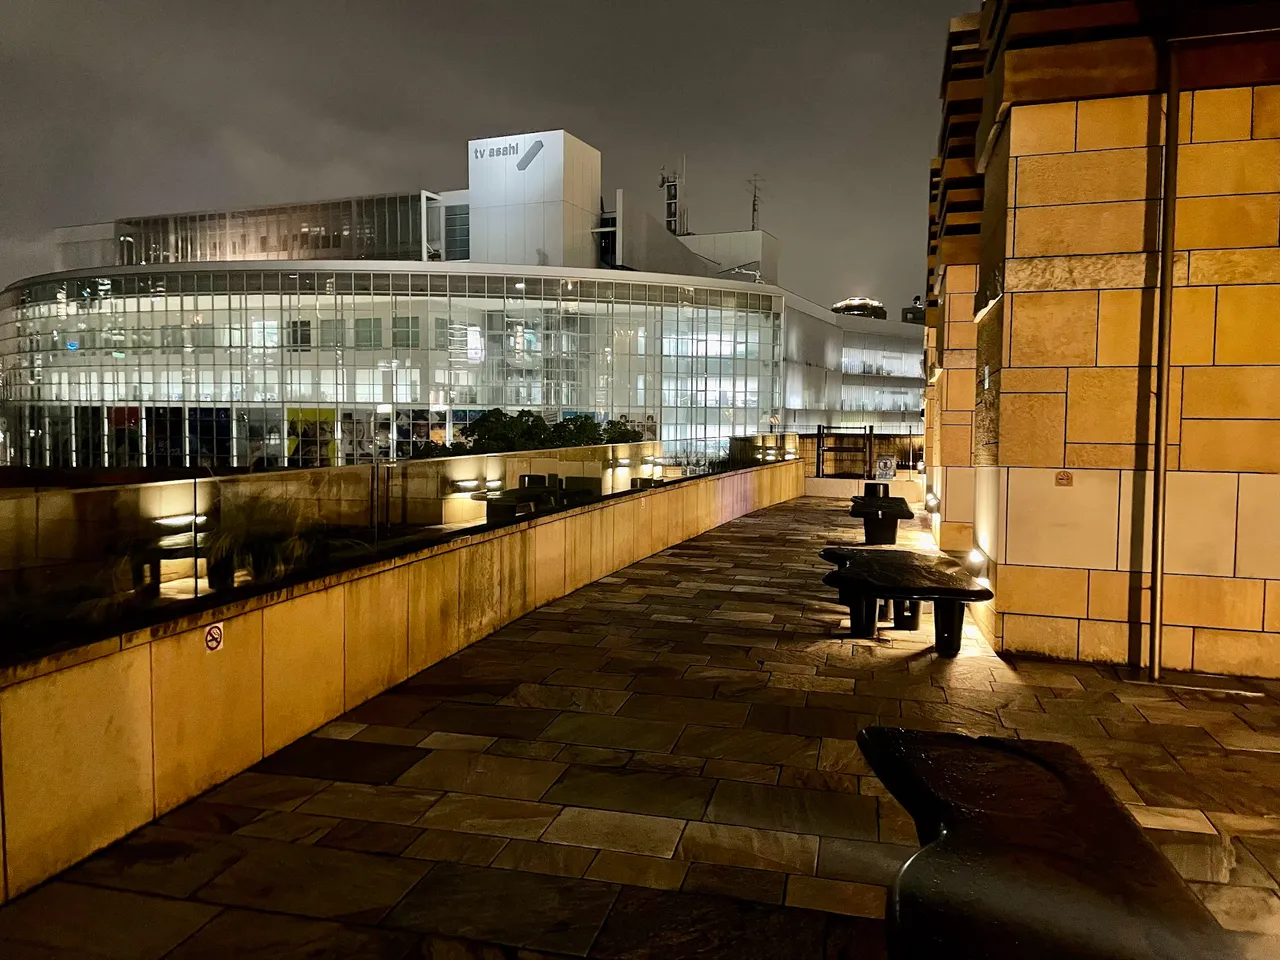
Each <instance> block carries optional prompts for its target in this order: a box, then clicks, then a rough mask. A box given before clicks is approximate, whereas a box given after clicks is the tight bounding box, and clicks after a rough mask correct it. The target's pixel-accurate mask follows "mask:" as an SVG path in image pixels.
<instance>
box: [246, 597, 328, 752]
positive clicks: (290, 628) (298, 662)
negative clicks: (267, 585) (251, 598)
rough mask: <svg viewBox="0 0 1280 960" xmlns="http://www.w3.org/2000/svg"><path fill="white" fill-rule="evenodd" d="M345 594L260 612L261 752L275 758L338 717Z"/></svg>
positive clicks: (299, 599)
mask: <svg viewBox="0 0 1280 960" xmlns="http://www.w3.org/2000/svg"><path fill="white" fill-rule="evenodd" d="M343 597H344V590H343V588H342V587H333V588H331V589H329V590H320V591H318V592H316V593H308V594H303V595H301V596H297V597H293V598H291V599H289V600H284V601H282V602H280V603H275V604H272V605H271V606H269V607H264V608H263V611H262V752H263V754H264V755H265V754H269V753H275V751H277V750H279V749H280V748H281V747H283V746H285V745H286V744H289V743H292V742H293V741H294V740H297V739H298V738H299V737H300V736H302V735H303V734H306V733H310V732H311V731H312V730H315V729H316V728H317V727H321V726H323V725H324V724H326V723H328V722H329V721H330V720H332V719H333V718H334V717H336V716H337V715H338V714H340V713H342V712H343V710H344V709H345V707H344V706H343V703H344V701H343V669H344V666H343V665H344V660H345V657H344V652H343V647H344V642H343V635H344V624H345V616H344V614H343Z"/></svg>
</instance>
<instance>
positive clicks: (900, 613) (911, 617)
mask: <svg viewBox="0 0 1280 960" xmlns="http://www.w3.org/2000/svg"><path fill="white" fill-rule="evenodd" d="M893 629H895V630H919V629H920V601H919V600H895V601H893Z"/></svg>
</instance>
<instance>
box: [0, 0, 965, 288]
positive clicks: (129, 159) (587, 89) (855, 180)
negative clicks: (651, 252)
mask: <svg viewBox="0 0 1280 960" xmlns="http://www.w3.org/2000/svg"><path fill="white" fill-rule="evenodd" d="M971 3H972V4H973V5H976V0H971ZM971 3H965V2H963V0H898V2H892V3H891V2H886V0H787V2H782V0H609V2H601V0H536V2H534V0H364V2H341V0H311V2H308V3H295V2H293V0H256V2H249V0H220V2H212V0H203V2H197V0H168V2H167V3H164V4H156V3H153V2H141V0H112V2H111V3H84V2H83V0H9V3H8V5H7V8H6V17H5V21H6V22H5V29H4V30H3V31H2V32H0V90H2V91H3V95H2V96H0V104H3V107H2V108H0V119H3V122H4V127H5V135H4V137H2V138H0V283H7V282H9V281H11V280H13V279H16V278H17V277H20V276H23V275H26V274H30V273H35V272H39V271H41V270H45V269H48V268H49V267H50V266H51V259H50V255H49V252H48V246H47V243H48V233H49V231H50V230H52V228H54V227H55V226H59V225H63V224H70V223H84V222H91V221H95V220H102V219H108V218H111V217H115V216H123V215H136V214H143V213H154V212H169V211H179V210H197V209H205V208H220V207H230V206H237V205H243V204H252V203H261V202H271V201H280V200H294V199H299V200H301V199H317V198H321V197H328V196H344V195H349V194H355V193H362V192H369V191H392V190H400V189H417V188H419V187H425V188H427V189H450V188H455V187H461V186H463V185H464V184H465V182H466V146H465V141H466V140H467V139H468V138H471V137H480V136H490V135H495V134H500V133H504V132H509V131H519V130H533V129H548V128H558V127H564V128H565V129H568V130H570V131H571V132H573V133H574V134H576V135H577V136H579V137H581V138H582V139H584V140H586V141H587V142H588V143H591V144H593V145H594V146H596V147H597V148H599V149H600V150H601V151H602V153H603V154H604V189H605V190H606V192H607V193H610V194H611V192H612V190H613V189H614V188H615V187H623V188H625V189H626V190H627V191H628V193H629V194H630V195H632V197H633V202H635V201H637V200H639V201H641V202H643V203H644V204H645V205H646V206H648V207H649V208H650V209H651V210H652V211H653V212H655V213H656V212H657V211H658V207H659V196H658V192H657V190H656V184H657V172H658V168H659V167H660V166H662V165H663V164H667V165H670V164H672V163H674V162H676V161H678V160H679V158H680V157H681V155H685V156H687V158H688V165H689V186H688V198H689V204H690V226H691V227H692V228H693V229H694V230H695V231H713V230H732V229H745V228H746V227H747V226H748V225H749V222H750V194H749V191H748V188H747V186H746V184H745V181H746V180H747V178H748V177H750V176H752V175H753V174H759V175H760V176H761V177H763V178H764V180H765V184H764V199H763V201H762V216H761V224H762V226H763V227H764V228H765V229H767V230H769V231H770V232H771V233H773V234H775V235H776V236H778V237H779V238H780V239H781V241H782V248H783V264H782V280H783V284H784V285H785V286H787V287H789V288H791V289H793V290H795V291H796V292H798V293H800V294H802V295H804V296H808V297H810V298H812V299H815V300H819V301H825V302H830V301H834V300H836V299H839V298H841V297H844V296H846V295H849V294H852V293H859V294H867V295H872V296H879V297H881V298H883V299H885V300H886V301H887V302H889V303H890V305H891V306H893V307H895V308H896V307H897V306H898V305H901V304H903V303H905V302H908V301H909V300H910V298H911V296H912V295H914V294H915V293H918V292H921V291H920V287H921V286H922V284H923V278H924V247H925V231H926V218H927V203H928V198H927V182H928V165H929V159H930V158H931V157H932V156H933V155H934V152H935V150H936V134H937V118H938V100H937V97H938V78H939V74H940V69H941V54H942V45H943V40H944V37H945V33H946V28H947V20H948V18H949V17H950V16H953V15H955V14H957V13H960V12H963V11H964V10H965V9H966V8H967V7H968V6H970V5H971Z"/></svg>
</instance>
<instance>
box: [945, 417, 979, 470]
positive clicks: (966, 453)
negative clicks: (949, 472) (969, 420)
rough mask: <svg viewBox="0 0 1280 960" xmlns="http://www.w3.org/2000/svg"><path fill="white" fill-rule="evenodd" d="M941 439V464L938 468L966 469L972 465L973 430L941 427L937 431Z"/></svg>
mask: <svg viewBox="0 0 1280 960" xmlns="http://www.w3.org/2000/svg"><path fill="white" fill-rule="evenodd" d="M938 432H939V434H941V438H942V443H941V447H942V463H941V464H939V466H948V467H968V466H972V465H973V428H972V427H962V426H950V425H947V426H943V427H942V428H941V429H940V430H939V431H938Z"/></svg>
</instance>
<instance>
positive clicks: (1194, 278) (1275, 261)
mask: <svg viewBox="0 0 1280 960" xmlns="http://www.w3.org/2000/svg"><path fill="white" fill-rule="evenodd" d="M1190 274H1191V277H1190V279H1191V283H1193V284H1196V285H1200V284H1203V285H1206V286H1211V285H1216V284H1222V285H1227V284H1237V283H1244V284H1252V283H1280V248H1277V247H1269V248H1263V249H1259V250H1196V251H1194V252H1192V254H1191V270H1190Z"/></svg>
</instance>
